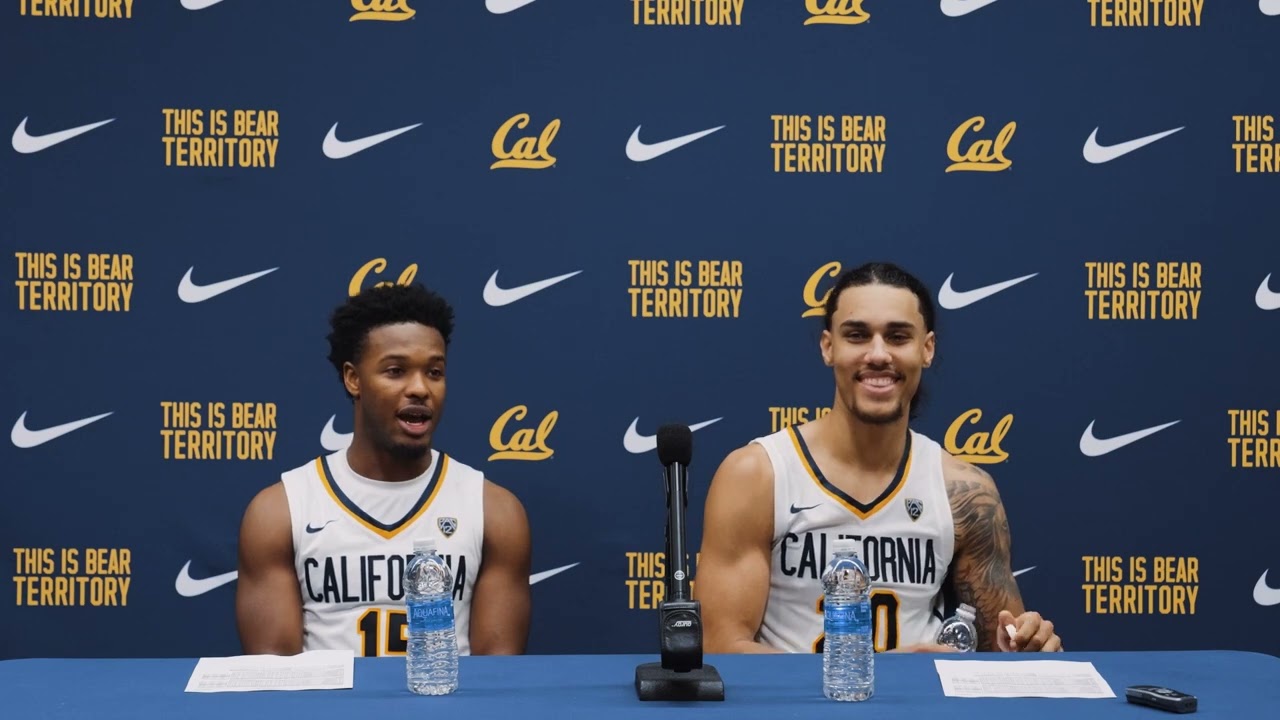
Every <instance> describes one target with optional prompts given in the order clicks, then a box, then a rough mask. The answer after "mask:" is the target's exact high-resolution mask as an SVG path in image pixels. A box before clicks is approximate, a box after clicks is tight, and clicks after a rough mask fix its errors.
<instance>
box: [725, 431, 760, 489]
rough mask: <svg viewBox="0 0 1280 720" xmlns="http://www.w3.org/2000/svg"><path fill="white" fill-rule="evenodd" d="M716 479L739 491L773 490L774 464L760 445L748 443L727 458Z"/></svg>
mask: <svg viewBox="0 0 1280 720" xmlns="http://www.w3.org/2000/svg"><path fill="white" fill-rule="evenodd" d="M714 479H715V481H716V482H723V483H725V484H730V485H732V486H733V487H734V488H735V490H737V491H753V490H754V491H760V490H764V489H772V487H773V463H772V462H770V461H769V454H768V453H767V452H765V449H764V447H763V446H762V445H760V443H756V442H752V443H747V444H746V445H743V446H742V447H739V448H736V449H734V450H733V451H732V452H730V453H729V454H728V455H726V456H725V458H724V460H722V461H721V462H720V467H719V468H718V469H717V470H716V474H715V478H714Z"/></svg>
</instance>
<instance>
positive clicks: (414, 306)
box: [328, 283, 453, 381]
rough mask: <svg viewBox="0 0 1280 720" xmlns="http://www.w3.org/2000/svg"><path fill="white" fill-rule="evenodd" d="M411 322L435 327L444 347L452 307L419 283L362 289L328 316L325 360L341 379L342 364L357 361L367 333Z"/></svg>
mask: <svg viewBox="0 0 1280 720" xmlns="http://www.w3.org/2000/svg"><path fill="white" fill-rule="evenodd" d="M405 322H413V323H419V324H422V325H426V326H427V327H431V328H435V329H436V330H437V331H439V333H440V336H441V337H443V338H444V344H445V346H446V347H448V345H449V336H450V335H452V334H453V307H451V306H450V305H449V303H448V302H447V301H446V300H445V299H444V298H443V297H441V296H440V295H439V294H438V293H436V292H433V291H431V290H428V289H427V288H425V287H423V286H422V284H421V283H411V284H408V285H398V284H396V285H382V286H374V287H370V288H366V289H364V290H363V291H361V292H360V293H359V294H357V295H354V296H352V297H349V298H347V301H346V302H344V303H343V304H342V305H339V306H338V307H337V308H336V309H335V310H334V311H333V314H332V315H330V316H329V328H330V332H329V336H328V340H329V362H330V363H332V364H333V368H334V369H335V370H337V371H338V380H339V381H342V379H343V372H342V366H343V365H344V364H345V363H347V362H351V363H356V362H358V361H359V358H360V354H361V353H362V352H364V345H365V340H366V339H367V338H368V337H369V332H370V331H371V330H373V329H375V328H378V327H381V326H383V325H395V324H397V323H405Z"/></svg>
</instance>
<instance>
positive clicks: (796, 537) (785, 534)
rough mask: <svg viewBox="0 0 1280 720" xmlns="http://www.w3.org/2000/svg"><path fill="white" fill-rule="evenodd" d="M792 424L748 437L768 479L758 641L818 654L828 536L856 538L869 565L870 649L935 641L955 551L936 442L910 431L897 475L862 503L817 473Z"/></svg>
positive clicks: (820, 473) (949, 507)
mask: <svg viewBox="0 0 1280 720" xmlns="http://www.w3.org/2000/svg"><path fill="white" fill-rule="evenodd" d="M797 430H798V428H797V427H796V426H791V427H788V428H784V429H783V430H780V431H778V432H776V433H773V434H772V435H768V436H766V437H762V438H757V439H756V440H754V441H753V442H757V443H759V444H760V445H762V446H763V447H764V449H765V451H766V452H767V453H768V455H769V460H770V462H771V463H772V465H773V476H774V482H773V496H774V512H773V528H774V530H773V545H772V551H771V553H770V559H769V600H768V603H767V605H766V606H765V613H764V622H763V623H762V624H761V627H760V631H759V632H758V633H757V635H756V640H757V641H758V642H761V643H764V644H766V645H769V646H771V647H775V648H779V649H782V650H786V651H788V652H806V653H807V652H820V651H821V649H822V645H821V643H820V640H821V639H822V637H823V615H822V603H821V600H822V580H821V577H822V571H823V569H824V568H825V567H826V564H827V561H828V559H829V551H830V548H831V546H832V543H833V542H834V541H835V540H836V539H837V538H841V537H852V538H854V539H855V540H857V541H858V543H859V545H858V557H860V558H861V559H862V561H863V562H864V563H866V564H867V568H868V570H869V571H870V572H869V574H870V578H871V588H872V591H871V611H872V623H873V628H874V638H875V648H876V650H877V651H881V652H883V651H885V650H892V649H894V648H898V647H902V646H905V645H910V644H913V643H920V642H933V639H934V635H935V633H936V632H937V629H938V627H939V625H941V623H942V618H941V616H940V613H941V611H942V607H943V600H942V594H941V592H940V591H941V588H942V584H943V580H945V579H946V575H947V569H948V567H949V566H950V564H951V556H952V552H953V550H954V549H955V527H954V524H953V521H952V518H951V503H950V501H949V500H948V499H947V490H946V486H945V484H944V482H943V479H942V448H941V447H940V446H939V445H938V444H937V443H936V442H934V441H932V440H930V439H929V438H927V437H925V436H923V435H921V434H919V433H917V432H915V431H908V433H907V435H908V437H907V445H906V452H905V453H904V454H903V458H902V463H901V464H900V465H899V467H898V472H897V475H895V476H894V479H893V482H892V483H890V485H889V487H887V488H885V491H884V492H883V493H881V495H880V497H878V498H876V499H875V500H874V501H872V502H871V503H870V504H867V505H863V504H861V503H859V502H857V501H855V500H854V499H853V498H851V497H849V496H848V495H847V494H845V493H844V492H842V491H840V490H839V489H838V488H837V487H836V486H835V485H833V484H832V483H831V482H829V481H828V479H827V478H826V477H824V476H823V474H822V470H821V469H820V468H819V467H818V466H817V463H816V462H814V459H813V455H812V454H811V453H810V452H809V449H808V447H807V446H806V445H805V442H804V439H803V438H802V437H801V436H800V433H799V432H797ZM935 612H936V613H938V614H935Z"/></svg>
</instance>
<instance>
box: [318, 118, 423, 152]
mask: <svg viewBox="0 0 1280 720" xmlns="http://www.w3.org/2000/svg"><path fill="white" fill-rule="evenodd" d="M421 124H422V123H415V124H413V125H406V126H405V127H402V128H397V129H395V130H388V131H386V132H383V133H378V134H377V135H369V136H368V137H362V138H359V139H357V140H345V141H344V140H339V139H338V136H337V134H336V132H337V130H338V123H334V124H333V127H331V128H329V134H328V135H325V136H324V144H323V145H321V149H323V150H324V156H325V157H327V158H329V159H330V160H341V159H342V158H347V157H351V156H352V155H355V154H356V153H358V152H364V151H365V150H368V149H369V148H371V147H373V146H374V145H377V144H378V143H384V142H386V141H388V140H390V139H391V138H393V137H395V136H397V135H403V134H404V133H407V132H409V131H410V130H412V129H414V128H416V127H418V126H419V125H421Z"/></svg>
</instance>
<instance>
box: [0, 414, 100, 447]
mask: <svg viewBox="0 0 1280 720" xmlns="http://www.w3.org/2000/svg"><path fill="white" fill-rule="evenodd" d="M112 412H114V411H112ZM110 414H111V413H109V412H107V413H102V414H101V415H94V416H93V417H88V418H85V419H83V420H73V421H71V422H69V423H63V424H61V425H54V426H53V427H50V428H45V429H43V430H28V429H27V413H26V411H23V413H22V414H21V415H19V416H18V422H16V423H14V424H13V430H12V431H10V432H9V440H11V441H12V442H13V444H14V445H16V446H17V447H20V448H33V447H35V446H37V445H43V444H45V443H47V442H49V441H50V440H55V439H57V438H60V437H62V436H63V435H66V434H67V433H69V432H72V431H74V430H79V429H80V428H82V427H84V426H85V425H88V424H89V423H94V422H97V421H99V420H101V419H102V418H104V417H106V416H108V415H110Z"/></svg>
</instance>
